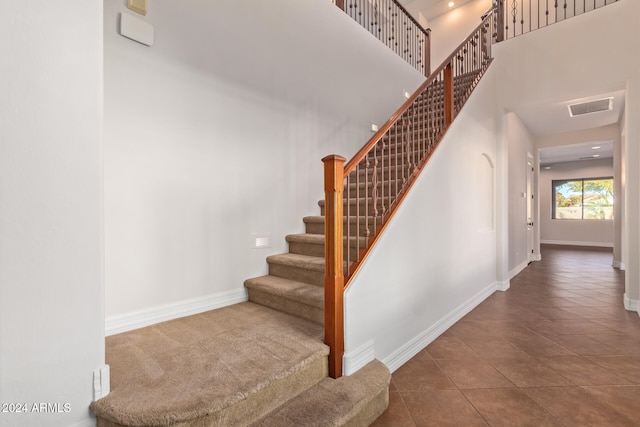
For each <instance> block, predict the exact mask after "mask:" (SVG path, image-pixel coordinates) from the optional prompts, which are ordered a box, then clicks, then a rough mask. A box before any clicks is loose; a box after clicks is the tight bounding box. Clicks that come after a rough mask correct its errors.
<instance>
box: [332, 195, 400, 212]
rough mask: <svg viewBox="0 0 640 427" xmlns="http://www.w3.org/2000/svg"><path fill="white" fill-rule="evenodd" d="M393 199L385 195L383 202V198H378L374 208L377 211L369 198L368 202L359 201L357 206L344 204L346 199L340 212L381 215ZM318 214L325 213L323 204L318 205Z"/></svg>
mask: <svg viewBox="0 0 640 427" xmlns="http://www.w3.org/2000/svg"><path fill="white" fill-rule="evenodd" d="M392 201H393V199H392V198H388V197H385V200H384V203H383V200H381V198H378V203H376V209H377V211H374V206H373V201H372V200H371V199H369V201H368V202H365V201H363V200H362V201H360V202H359V203H358V204H357V206H356V204H355V203H354V204H350V205H349V206H346V203H347V201H346V200H345V201H344V204H345V206H343V208H342V212H343V214H344V215H350V216H356V215H357V216H360V217H362V216H364V215H365V214H366V215H367V216H372V215H374V216H381V215H382V214H383V213H385V212H386V211H387V210H388V208H389V204H390V203H391V202H392ZM320 215H322V216H324V215H325V208H324V206H323V205H321V206H320Z"/></svg>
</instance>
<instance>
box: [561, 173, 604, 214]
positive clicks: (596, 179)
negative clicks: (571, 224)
mask: <svg viewBox="0 0 640 427" xmlns="http://www.w3.org/2000/svg"><path fill="white" fill-rule="evenodd" d="M609 179H610V180H611V181H612V182H614V183H615V181H614V180H613V176H600V177H595V178H572V179H552V180H551V219H552V220H558V221H611V219H608V218H604V219H599V218H585V217H584V183H585V181H599V180H609ZM574 181H581V182H582V197H581V202H580V211H581V215H580V216H581V218H556V187H559V186H561V185H564V184H566V183H568V182H574ZM613 196H614V198H615V193H614V195H613ZM613 203H614V204H615V200H614V202H613ZM612 206H613V205H612Z"/></svg>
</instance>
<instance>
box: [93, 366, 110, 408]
mask: <svg viewBox="0 0 640 427" xmlns="http://www.w3.org/2000/svg"><path fill="white" fill-rule="evenodd" d="M109 393H111V368H110V367H109V365H103V366H102V367H100V368H98V369H96V370H95V371H93V401H94V402H95V401H96V400H98V399H102V398H103V397H105V396H107V395H108V394H109Z"/></svg>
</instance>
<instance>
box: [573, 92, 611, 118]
mask: <svg viewBox="0 0 640 427" xmlns="http://www.w3.org/2000/svg"><path fill="white" fill-rule="evenodd" d="M568 107H569V115H570V116H571V117H576V116H582V115H584V114H591V113H598V112H600V111H611V110H613V96H610V97H608V98H602V99H596V100H594V101H588V102H581V103H578V104H570V105H568Z"/></svg>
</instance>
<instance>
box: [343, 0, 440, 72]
mask: <svg viewBox="0 0 640 427" xmlns="http://www.w3.org/2000/svg"><path fill="white" fill-rule="evenodd" d="M332 1H333V3H334V4H335V5H336V6H338V7H339V8H340V9H342V10H343V11H345V12H346V13H347V14H348V15H349V16H351V17H352V18H353V19H354V20H355V21H357V22H358V23H359V24H360V25H362V26H363V27H364V28H366V29H367V30H368V31H369V32H370V33H371V34H373V35H374V36H376V37H377V38H378V39H379V40H380V41H381V42H383V43H384V44H386V45H387V46H388V47H389V48H390V49H392V50H393V51H394V52H395V53H397V54H398V55H399V56H400V57H401V58H403V59H404V60H405V61H407V62H408V63H409V64H410V65H412V66H413V67H414V68H415V69H417V70H418V71H420V72H421V73H422V74H424V75H425V76H428V75H429V74H430V72H431V70H430V68H431V63H430V58H431V53H430V48H431V47H430V37H429V35H430V32H431V30H429V29H425V28H423V27H422V26H421V25H420V24H419V23H418V21H416V20H415V19H414V18H413V17H412V16H411V15H410V14H409V12H407V10H406V9H405V8H404V7H403V6H402V5H401V4H400V3H399V2H398V1H397V0H332Z"/></svg>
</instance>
